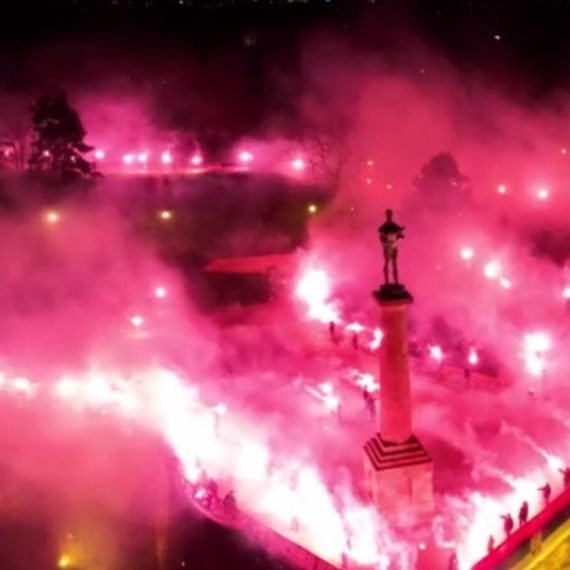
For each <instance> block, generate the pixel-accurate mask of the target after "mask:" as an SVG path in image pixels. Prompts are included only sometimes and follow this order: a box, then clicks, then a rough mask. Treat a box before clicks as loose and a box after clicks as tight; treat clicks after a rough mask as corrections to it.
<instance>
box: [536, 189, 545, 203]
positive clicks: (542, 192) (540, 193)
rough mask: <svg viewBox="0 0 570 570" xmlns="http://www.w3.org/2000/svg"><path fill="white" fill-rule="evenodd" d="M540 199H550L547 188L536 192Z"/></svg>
mask: <svg viewBox="0 0 570 570" xmlns="http://www.w3.org/2000/svg"><path fill="white" fill-rule="evenodd" d="M536 195H537V197H538V199H539V200H546V199H548V190H547V189H546V188H541V189H540V190H539V191H538V193H537V194H536Z"/></svg>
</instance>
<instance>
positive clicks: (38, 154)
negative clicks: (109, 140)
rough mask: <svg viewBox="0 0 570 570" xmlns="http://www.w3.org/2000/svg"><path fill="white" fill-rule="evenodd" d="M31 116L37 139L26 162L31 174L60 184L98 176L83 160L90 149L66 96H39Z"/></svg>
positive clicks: (91, 165)
mask: <svg viewBox="0 0 570 570" xmlns="http://www.w3.org/2000/svg"><path fill="white" fill-rule="evenodd" d="M31 115H32V124H33V128H34V131H35V133H36V137H37V138H36V140H35V141H34V142H33V143H32V153H31V156H30V159H29V161H28V165H29V169H30V171H31V172H34V173H39V174H43V175H45V176H47V180H49V181H52V182H56V183H59V184H65V183H68V182H74V181H76V180H93V179H94V178H97V177H99V176H101V174H100V173H99V172H98V171H97V170H96V168H95V164H94V163H93V162H89V161H88V160H87V159H86V158H85V157H84V155H85V154H87V153H88V152H91V151H92V150H93V147H91V146H89V145H88V144H86V143H85V136H86V134H87V132H86V131H85V127H84V126H83V123H82V121H81V118H80V117H79V114H78V113H77V111H76V110H75V109H74V108H73V107H72V106H71V105H70V104H69V102H68V100H67V97H66V95H64V94H61V95H56V96H49V95H42V96H41V97H39V98H38V99H36V101H35V102H34V104H33V105H32V108H31Z"/></svg>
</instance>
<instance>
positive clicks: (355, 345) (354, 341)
mask: <svg viewBox="0 0 570 570" xmlns="http://www.w3.org/2000/svg"><path fill="white" fill-rule="evenodd" d="M358 347H359V343H358V333H353V334H352V348H354V350H358Z"/></svg>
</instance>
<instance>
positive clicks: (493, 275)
mask: <svg viewBox="0 0 570 570" xmlns="http://www.w3.org/2000/svg"><path fill="white" fill-rule="evenodd" d="M500 274H501V264H500V263H499V262H498V261H489V263H487V264H486V265H485V267H484V268H483V275H485V277H486V278H487V279H497V278H498V277H499V275H500Z"/></svg>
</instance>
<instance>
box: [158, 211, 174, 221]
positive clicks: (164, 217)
mask: <svg viewBox="0 0 570 570" xmlns="http://www.w3.org/2000/svg"><path fill="white" fill-rule="evenodd" d="M158 216H159V217H160V219H161V220H170V219H172V212H170V211H169V210H162V211H161V212H159V214H158Z"/></svg>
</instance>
